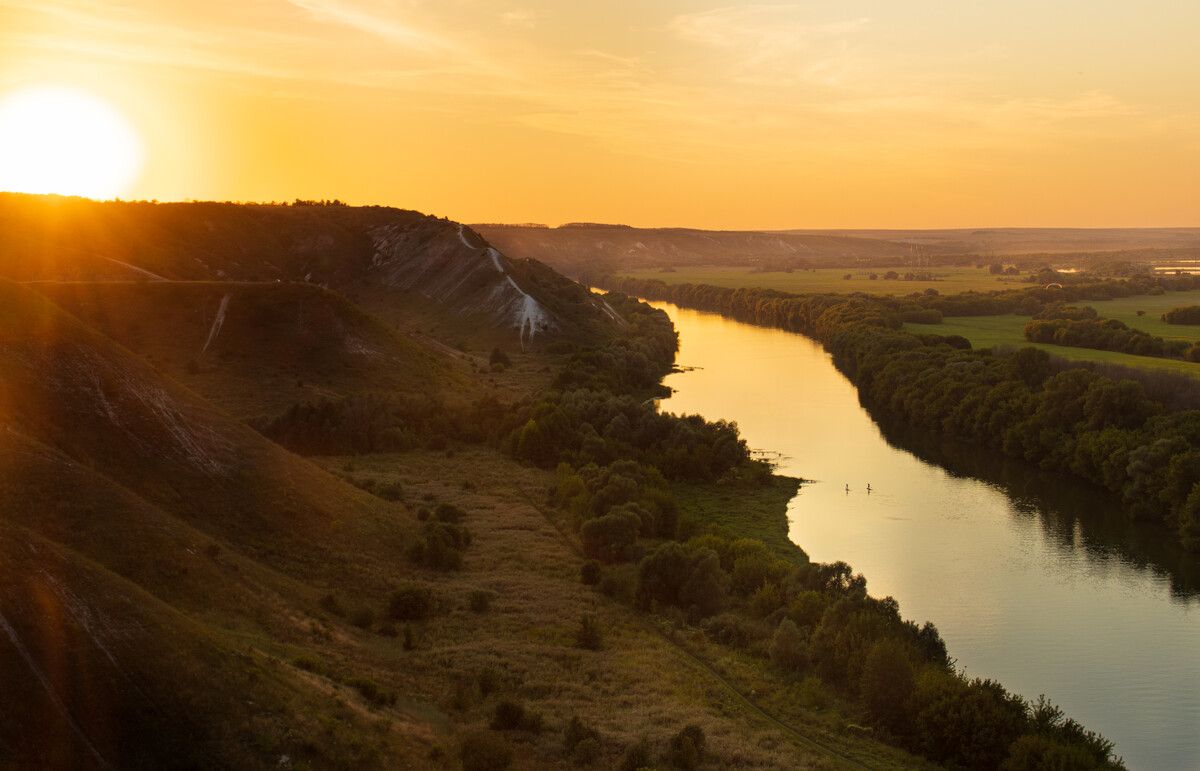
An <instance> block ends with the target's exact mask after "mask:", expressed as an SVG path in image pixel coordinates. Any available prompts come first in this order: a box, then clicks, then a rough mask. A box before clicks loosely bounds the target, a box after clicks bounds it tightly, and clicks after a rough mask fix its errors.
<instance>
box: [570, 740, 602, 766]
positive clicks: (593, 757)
mask: <svg viewBox="0 0 1200 771" xmlns="http://www.w3.org/2000/svg"><path fill="white" fill-rule="evenodd" d="M599 759H600V740H599V739H593V738H591V737H588V738H587V739H584V740H583V741H581V742H579V744H576V745H575V749H574V750H572V751H571V762H572V763H574V764H575V765H577V766H590V765H591V764H592V763H595V762H596V761H597V760H599Z"/></svg>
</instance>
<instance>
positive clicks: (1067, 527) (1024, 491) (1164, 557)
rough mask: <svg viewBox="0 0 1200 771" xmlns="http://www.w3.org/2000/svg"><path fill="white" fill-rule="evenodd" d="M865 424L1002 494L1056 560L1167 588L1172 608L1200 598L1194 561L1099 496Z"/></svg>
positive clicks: (891, 424)
mask: <svg viewBox="0 0 1200 771" xmlns="http://www.w3.org/2000/svg"><path fill="white" fill-rule="evenodd" d="M871 417H872V418H873V419H874V420H875V423H876V425H878V426H879V429H880V433H881V434H882V436H883V438H884V440H885V441H886V442H887V443H888V444H889V445H890V446H891V447H894V448H896V449H899V450H903V451H905V452H908V453H911V454H912V455H914V456H916V457H917V458H919V459H921V460H922V461H925V462H926V463H931V464H935V465H937V466H940V467H941V468H944V469H945V470H946V471H947V472H949V473H951V474H953V475H955V476H960V477H971V478H973V479H977V480H979V481H981V482H984V483H985V484H988V485H990V486H992V487H994V488H996V489H998V490H999V491H1001V492H1003V493H1004V494H1005V495H1006V496H1007V497H1008V499H1009V501H1010V502H1011V504H1012V511H1013V516H1014V517H1016V518H1019V519H1025V520H1031V521H1035V522H1036V524H1037V525H1038V526H1039V528H1040V529H1041V531H1042V533H1043V535H1044V537H1045V540H1046V542H1047V543H1048V544H1050V545H1051V546H1053V548H1055V549H1056V550H1058V552H1059V553H1060V554H1061V555H1062V556H1064V557H1067V556H1070V555H1075V554H1079V553H1083V554H1084V555H1086V557H1087V558H1088V559H1089V560H1090V561H1092V562H1096V563H1099V564H1111V563H1112V562H1114V561H1117V562H1119V563H1120V564H1122V565H1128V566H1130V567H1133V568H1136V569H1138V570H1142V571H1146V572H1148V573H1151V574H1152V575H1154V576H1158V577H1161V578H1163V579H1165V580H1167V581H1168V582H1169V583H1170V590H1171V597H1172V598H1174V599H1176V600H1180V601H1186V600H1191V599H1194V598H1200V557H1197V556H1196V555H1194V554H1189V553H1188V552H1187V551H1185V550H1184V549H1183V547H1181V546H1179V545H1178V544H1176V543H1174V542H1173V539H1171V538H1169V537H1166V535H1165V528H1164V527H1163V526H1162V525H1158V524H1155V523H1146V522H1138V521H1136V520H1133V519H1131V518H1130V517H1129V515H1128V513H1127V512H1126V510H1125V508H1124V507H1123V506H1122V505H1121V503H1120V501H1118V500H1116V498H1115V497H1114V496H1113V495H1112V494H1111V493H1109V492H1107V491H1106V490H1102V489H1100V488H1097V487H1093V486H1091V485H1088V484H1085V483H1082V482H1080V481H1079V480H1075V479H1072V478H1070V477H1067V476H1064V475H1061V474H1055V473H1053V472H1049V471H1043V470H1042V469H1039V468H1038V467H1037V466H1034V465H1032V464H1029V463H1026V462H1024V461H1021V460H1018V459H1015V458H1010V457H1007V456H1004V455H1002V454H1000V453H996V452H992V451H990V450H988V449H987V448H984V447H978V446H975V445H970V444H965V443H962V442H957V441H955V440H952V439H948V438H945V437H941V436H938V435H936V434H931V433H930V432H928V431H921V430H915V429H912V428H910V427H908V426H905V425H903V424H902V423H900V422H899V421H895V420H888V419H886V418H882V419H881V416H880V415H879V414H876V413H871Z"/></svg>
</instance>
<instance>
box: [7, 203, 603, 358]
mask: <svg viewBox="0 0 1200 771" xmlns="http://www.w3.org/2000/svg"><path fill="white" fill-rule="evenodd" d="M519 263H520V264H517V263H514V262H513V261H510V260H509V259H508V258H507V257H505V256H504V255H503V254H501V253H500V252H498V251H497V250H496V249H494V248H492V247H491V246H490V245H489V244H488V243H487V242H486V241H484V240H483V239H482V238H481V237H480V236H479V235H478V234H476V233H474V232H472V231H470V230H469V229H467V228H464V226H462V225H459V224H458V223H455V222H450V221H448V220H444V219H440V218H437V217H432V216H428V215H424V214H421V213H419V212H413V211H406V210H401V209H392V208H387V207H350V206H344V205H328V206H324V205H294V206H288V205H266V204H233V203H211V202H210V203H166V204H158V203H150V202H119V201H107V202H98V201H89V200H86V199H77V198H61V197H58V196H30V195H18V194H12V193H2V194H0V276H3V277H6V278H10V279H12V280H15V281H73V282H95V281H146V282H151V281H163V282H165V281H236V282H305V283H313V284H319V285H321V286H324V287H327V288H329V289H332V290H334V291H337V292H339V293H341V294H343V295H346V296H347V297H349V298H350V299H351V300H353V301H354V302H356V303H358V304H360V305H361V306H363V308H364V309H365V310H367V311H369V312H371V313H374V314H376V315H377V316H379V317H380V318H382V319H384V320H385V321H387V322H388V323H389V324H405V323H411V324H418V325H420V326H423V327H426V328H439V329H443V330H450V329H455V330H456V331H457V332H458V333H459V334H465V333H467V332H470V333H471V335H472V336H475V337H478V338H479V340H480V345H491V344H497V343H499V342H502V341H503V342H508V343H509V344H515V345H517V346H519V347H522V348H525V347H528V346H530V345H532V344H541V343H544V342H550V341H553V340H555V339H562V338H567V339H570V340H573V341H575V342H595V341H596V340H598V339H599V338H602V337H603V336H605V335H606V334H608V333H609V331H611V327H612V314H611V312H610V310H609V309H606V308H604V307H603V304H602V303H600V302H599V301H597V300H595V299H593V298H590V297H588V296H587V295H586V293H584V294H580V295H578V296H577V297H576V298H575V299H574V300H573V301H568V302H567V303H566V304H564V301H563V298H562V297H559V296H558V290H564V291H567V290H566V287H567V285H566V284H565V283H562V282H548V281H547V280H546V275H547V272H546V271H544V270H543V269H539V268H537V267H536V266H532V265H527V264H525V261H524V260H522V261H519ZM575 291H576V292H578V290H575ZM464 319H466V320H467V322H468V323H466V324H462V323H460V322H461V321H462V320H464ZM456 325H457V326H456Z"/></svg>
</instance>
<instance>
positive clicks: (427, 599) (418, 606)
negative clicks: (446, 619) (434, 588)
mask: <svg viewBox="0 0 1200 771" xmlns="http://www.w3.org/2000/svg"><path fill="white" fill-rule="evenodd" d="M435 609H436V603H435V602H434V599H433V592H431V591H429V588H428V587H425V586H420V585H418V584H408V585H406V586H401V587H400V588H399V589H397V590H396V591H394V592H392V595H391V597H389V598H388V616H389V617H390V618H393V619H396V620H397V621H421V620H424V619H427V618H429V617H431V616H432V615H433V614H434V610H435Z"/></svg>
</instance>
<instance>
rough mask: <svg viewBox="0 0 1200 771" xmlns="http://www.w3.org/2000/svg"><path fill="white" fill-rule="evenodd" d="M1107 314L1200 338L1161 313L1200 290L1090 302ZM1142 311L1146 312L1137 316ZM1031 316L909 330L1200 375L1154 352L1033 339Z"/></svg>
mask: <svg viewBox="0 0 1200 771" xmlns="http://www.w3.org/2000/svg"><path fill="white" fill-rule="evenodd" d="M1081 305H1090V306H1091V307H1093V308H1095V309H1096V312H1097V313H1099V314H1100V315H1101V316H1103V317H1104V318H1110V319H1119V320H1121V321H1123V322H1125V323H1126V324H1128V325H1129V326H1131V327H1133V328H1135V329H1140V330H1142V331H1144V332H1148V333H1150V334H1152V335H1156V336H1158V337H1161V338H1163V339H1164V340H1165V339H1176V340H1189V341H1192V342H1200V327H1194V326H1185V325H1180V324H1167V323H1166V322H1164V321H1163V320H1162V319H1161V318H1160V317H1161V316H1162V314H1163V313H1164V312H1165V311H1168V310H1170V309H1171V308H1175V307H1178V306H1181V305H1200V291H1192V292H1168V293H1166V294H1164V295H1158V296H1151V295H1139V296H1137V297H1124V298H1121V299H1119V300H1106V301H1102V302H1087V303H1081ZM1139 310H1142V311H1145V312H1146V313H1145V315H1144V316H1138V315H1137V312H1138V311H1139ZM1028 322H1029V319H1028V318H1026V317H1024V316H1011V315H1009V316H961V317H953V318H948V319H946V320H945V321H944V322H942V323H941V324H936V325H926V324H905V325H904V328H905V329H907V330H909V331H910V332H936V333H937V334H939V335H962V336H963V337H965V338H967V339H968V340H970V341H971V345H972V346H974V347H975V348H990V347H992V346H996V345H1012V346H1026V345H1032V346H1034V347H1035V348H1041V349H1042V350H1044V351H1047V352H1049V353H1052V354H1054V355H1056V356H1061V357H1063V358H1065V359H1074V360H1077V361H1102V362H1107V363H1110V364H1121V365H1124V366H1128V367H1141V368H1142V369H1155V370H1166V371H1170V372H1180V373H1183V374H1187V375H1191V376H1192V377H1200V364H1194V363H1192V362H1186V361H1176V360H1174V359H1157V358H1154V357H1152V356H1131V355H1129V354H1125V353H1112V352H1110V351H1094V350H1091V349H1089V348H1068V347H1065V346H1061V345H1050V344H1047V343H1030V342H1029V341H1027V340H1026V339H1025V337H1024V336H1023V334H1022V332H1023V330H1024V329H1025V324H1027V323H1028Z"/></svg>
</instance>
